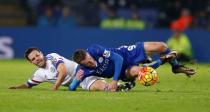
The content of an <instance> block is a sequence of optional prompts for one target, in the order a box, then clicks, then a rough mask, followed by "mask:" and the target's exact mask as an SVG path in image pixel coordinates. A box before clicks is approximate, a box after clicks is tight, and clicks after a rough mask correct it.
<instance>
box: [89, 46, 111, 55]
mask: <svg viewBox="0 0 210 112" xmlns="http://www.w3.org/2000/svg"><path fill="white" fill-rule="evenodd" d="M87 51H88V52H89V53H90V54H91V55H92V56H96V55H97V56H102V57H104V58H110V56H111V51H110V50H108V49H106V48H104V47H102V46H100V45H97V44H94V45H92V46H91V47H89V48H88V49H87Z"/></svg>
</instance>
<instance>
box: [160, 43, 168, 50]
mask: <svg viewBox="0 0 210 112" xmlns="http://www.w3.org/2000/svg"><path fill="white" fill-rule="evenodd" d="M167 49H168V46H167V44H166V43H164V42H159V50H160V52H164V51H165V50H167Z"/></svg>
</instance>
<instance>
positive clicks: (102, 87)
mask: <svg viewBox="0 0 210 112" xmlns="http://www.w3.org/2000/svg"><path fill="white" fill-rule="evenodd" d="M80 86H81V87H82V88H83V89H85V90H89V91H109V88H108V83H107V82H106V81H105V79H104V78H101V77H98V76H89V77H87V78H85V79H84V80H83V81H82V82H81V83H80ZM131 88H132V87H130V85H128V84H127V83H120V84H118V88H117V91H129V90H130V89H131Z"/></svg>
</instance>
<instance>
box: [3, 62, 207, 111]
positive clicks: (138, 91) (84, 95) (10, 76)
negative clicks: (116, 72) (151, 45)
mask: <svg viewBox="0 0 210 112" xmlns="http://www.w3.org/2000/svg"><path fill="white" fill-rule="evenodd" d="M190 66H191V67H193V68H195V69H196V70H197V74H196V75H195V76H193V77H192V78H187V77H186V76H184V75H183V74H177V75H174V74H173V73H172V72H171V69H170V66H169V65H164V66H162V67H160V68H158V69H157V72H158V75H159V81H158V83H157V84H156V85H154V86H150V87H144V86H142V85H140V84H137V86H136V87H135V88H134V89H132V90H131V91H130V92H112V93H109V92H89V91H83V90H81V89H79V90H78V91H74V92H70V91H67V88H65V87H61V88H60V89H59V90H58V91H51V86H52V85H51V84H49V83H43V84H41V85H40V86H37V87H34V88H33V89H26V90H10V89H8V87H10V86H14V85H16V84H21V83H24V82H26V81H27V80H28V78H30V77H31V74H32V73H33V69H34V68H35V67H34V66H33V65H31V64H29V63H28V62H26V61H25V60H1V61H0V112H210V64H195V65H190Z"/></svg>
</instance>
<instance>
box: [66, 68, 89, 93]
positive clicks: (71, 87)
mask: <svg viewBox="0 0 210 112" xmlns="http://www.w3.org/2000/svg"><path fill="white" fill-rule="evenodd" d="M82 78H85V77H84V71H83V70H81V69H80V70H78V71H77V73H76V77H74V79H73V81H72V82H71V83H70V84H69V90H70V91H75V90H76V89H77V87H78V86H79V83H80V81H81V79H82Z"/></svg>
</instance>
